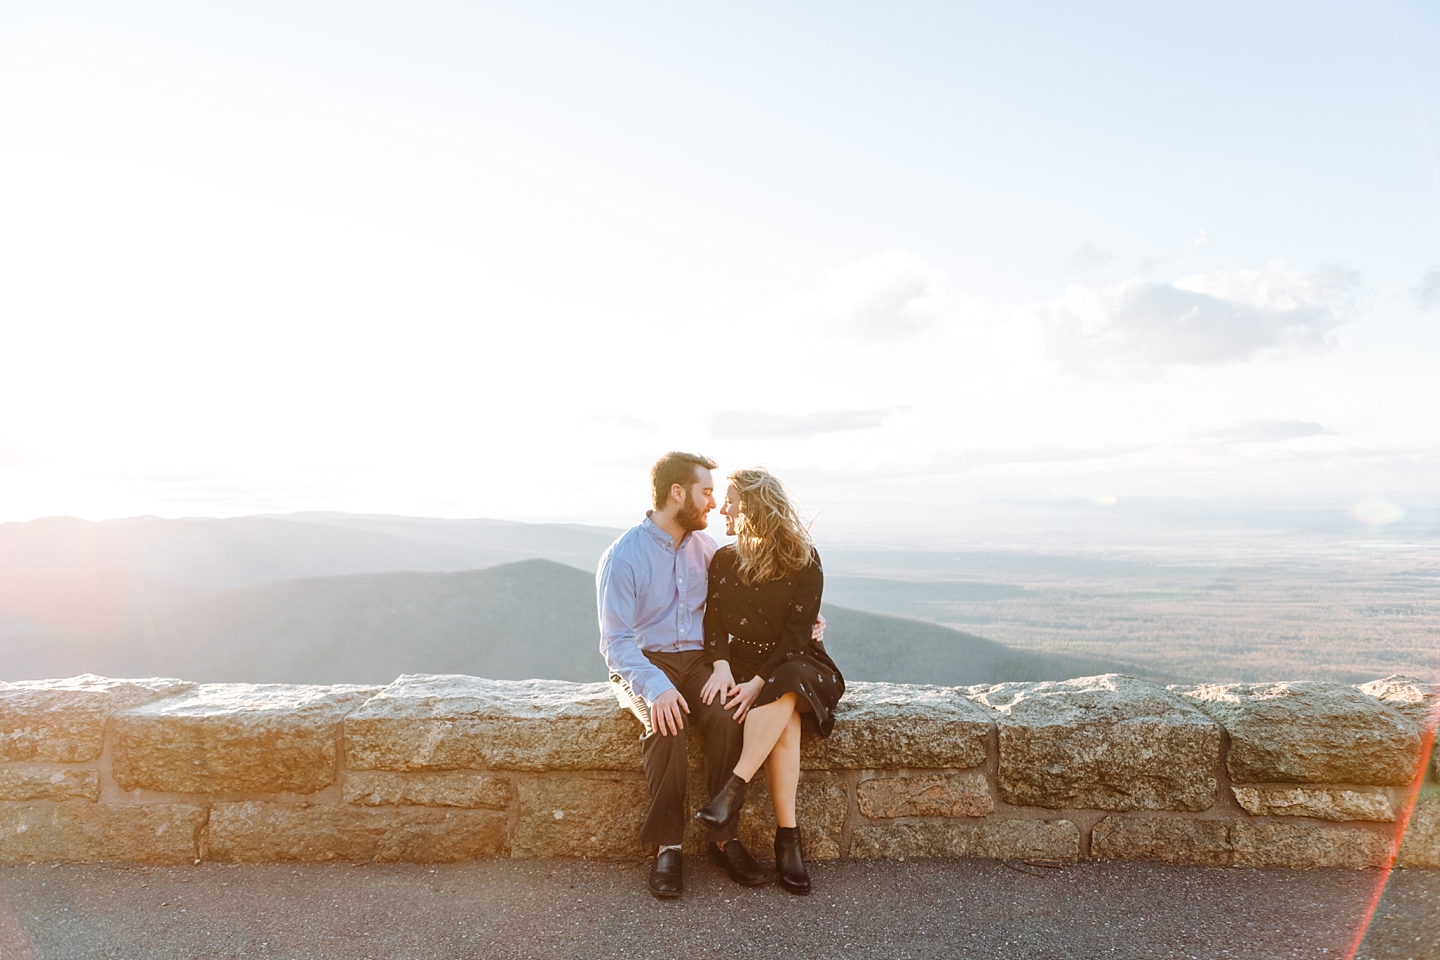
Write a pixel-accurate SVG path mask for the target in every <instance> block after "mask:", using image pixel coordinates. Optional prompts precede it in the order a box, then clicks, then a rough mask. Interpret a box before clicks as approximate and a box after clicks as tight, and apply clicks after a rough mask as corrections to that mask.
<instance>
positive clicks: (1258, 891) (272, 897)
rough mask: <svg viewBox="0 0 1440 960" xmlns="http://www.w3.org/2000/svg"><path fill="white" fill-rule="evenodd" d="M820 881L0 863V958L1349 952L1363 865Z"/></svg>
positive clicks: (483, 865)
mask: <svg viewBox="0 0 1440 960" xmlns="http://www.w3.org/2000/svg"><path fill="white" fill-rule="evenodd" d="M814 877H815V883H816V892H815V894H814V895H813V896H811V897H809V898H799V897H793V896H790V895H788V894H786V893H784V892H783V891H781V890H779V889H778V888H776V887H773V886H771V887H763V888H759V889H749V890H746V889H742V888H740V887H737V886H735V885H733V884H732V883H730V881H729V880H728V879H726V878H725V877H724V876H723V875H722V874H721V873H720V872H719V871H717V870H715V869H714V868H713V867H711V866H709V865H708V864H706V863H704V862H703V861H697V860H693V859H692V860H689V861H687V884H688V889H687V891H686V894H685V897H684V898H683V899H682V900H680V901H677V902H670V903H661V902H659V901H656V900H654V899H652V898H651V897H650V896H649V895H648V894H647V893H645V892H644V887H643V885H644V879H645V875H644V868H643V867H641V866H639V865H636V864H627V865H618V864H613V863H597V862H591V861H583V860H547V861H529V862H515V861H509V860H489V861H471V862H467V863H458V864H445V865H435V866H432V865H420V864H365V865H350V864H305V865H264V866H229V865H222V864H212V863H207V864H203V865H199V866H194V867H142V866H101V865H83V866H70V865H66V866H49V865H36V866H9V867H3V868H0V960H81V958H85V960H90V958H100V957H106V958H109V957H119V958H137V960H139V958H145V960H149V958H155V960H170V958H182V957H183V958H189V957H204V958H207V960H208V958H224V957H272V958H284V960H290V958H305V960H330V958H334V960H360V958H371V957H373V958H377V960H378V958H384V960H411V958H414V960H422V958H435V960H457V958H469V957H486V958H490V957H494V958H512V957H513V958H532V957H533V958H550V957H564V958H571V957H575V958H590V957H597V958H598V957H616V958H620V957H623V958H627V960H642V958H672V957H673V958H686V960H689V958H704V957H716V958H725V960H729V958H735V957H779V956H782V955H787V956H800V957H806V958H830V957H836V958H839V957H844V958H846V960H854V958H870V957H875V958H881V957H883V958H887V960H895V958H921V957H945V958H955V957H965V958H971V957H973V958H989V957H997V958H1005V960H1021V958H1066V960H1071V958H1109V957H1118V958H1141V957H1144V958H1156V960H1158V958H1171V957H1173V958H1186V960H1190V958H1195V960H1211V958H1215V960H1222V958H1223V960H1240V958H1244V960H1265V958H1272V957H1274V958H1287V960H1292V958H1339V957H1345V956H1346V955H1347V953H1348V951H1349V948H1350V947H1351V945H1352V944H1353V941H1354V939H1355V937H1356V936H1357V934H1358V933H1359V932H1360V931H1361V928H1362V925H1363V923H1364V918H1365V917H1366V916H1367V915H1368V914H1369V904H1370V901H1371V897H1372V895H1373V894H1375V893H1377V892H1378V890H1377V884H1378V882H1379V880H1380V874H1379V873H1378V872H1373V871H1370V872H1356V871H1344V870H1314V871H1309V872H1290V871H1281V870H1273V871H1261V870H1218V869H1208V868H1202V867H1167V866H1162V865H1158V864H1146V863H1120V862H1113V863H1107V862H1088V863H1080V864H1072V865H1067V866H1064V867H1061V868H1058V869H1052V868H1044V867H1036V866H1029V865H1026V864H1023V863H1010V864H1006V863H1001V862H998V861H987V860H915V861H910V862H894V861H844V862H838V863H822V864H819V865H817V866H816V867H815V869H814ZM1359 955H1360V956H1361V957H1367V958H1368V957H1375V958H1387V960H1388V958H1415V960H1419V958H1427V960H1429V958H1437V957H1440V871H1428V870H1427V871H1418V870H1409V871H1397V872H1396V873H1395V874H1394V876H1393V878H1392V879H1391V881H1390V883H1389V886H1388V888H1387V889H1386V890H1385V892H1384V899H1383V900H1382V902H1381V904H1380V907H1379V909H1378V910H1377V911H1376V919H1375V921H1374V923H1373V924H1372V925H1371V928H1370V932H1369V933H1368V934H1367V937H1366V940H1365V942H1364V943H1363V945H1362V947H1361V951H1360V954H1359Z"/></svg>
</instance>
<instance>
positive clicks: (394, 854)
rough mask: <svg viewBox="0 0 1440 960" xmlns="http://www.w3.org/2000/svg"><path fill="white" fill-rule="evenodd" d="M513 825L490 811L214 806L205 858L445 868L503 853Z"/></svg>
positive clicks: (254, 803) (259, 803)
mask: <svg viewBox="0 0 1440 960" xmlns="http://www.w3.org/2000/svg"><path fill="white" fill-rule="evenodd" d="M508 826H509V824H508V820H507V818H506V816H505V814H503V813H498V812H496V811H493V810H453V809H451V810H446V809H435V808H429V807H403V808H400V809H398V810H397V809H386V810H375V809H371V808H367V807H355V806H346V805H344V804H335V805H329V804H313V803H267V802H264V801H258V800H250V801H245V802H243V803H217V804H215V806H214V807H213V808H212V809H211V811H210V826H209V829H208V830H207V831H206V837H205V856H206V857H207V858H210V859H215V860H229V861H234V862H238V863H270V862H274V861H282V860H299V861H321V860H373V861H379V862H392V861H399V862H408V863H446V862H451V861H455V860H468V859H471V858H473V857H489V856H496V855H503V854H505V853H506V851H507V845H506V830H507V828H508Z"/></svg>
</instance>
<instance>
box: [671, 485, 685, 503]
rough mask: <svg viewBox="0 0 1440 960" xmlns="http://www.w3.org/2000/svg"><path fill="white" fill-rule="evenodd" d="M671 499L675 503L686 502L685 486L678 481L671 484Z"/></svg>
mask: <svg viewBox="0 0 1440 960" xmlns="http://www.w3.org/2000/svg"><path fill="white" fill-rule="evenodd" d="M670 499H671V500H672V501H673V502H675V503H684V502H685V488H684V487H682V486H681V485H680V484H678V483H672V484H670Z"/></svg>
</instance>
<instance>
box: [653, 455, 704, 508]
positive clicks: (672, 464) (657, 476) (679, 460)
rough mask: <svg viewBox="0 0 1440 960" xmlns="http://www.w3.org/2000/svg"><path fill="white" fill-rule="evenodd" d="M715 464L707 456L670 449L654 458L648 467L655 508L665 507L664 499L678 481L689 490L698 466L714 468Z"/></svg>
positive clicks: (697, 471)
mask: <svg viewBox="0 0 1440 960" xmlns="http://www.w3.org/2000/svg"><path fill="white" fill-rule="evenodd" d="M715 466H716V464H715V461H714V460H711V459H710V458H709V457H702V456H700V455H699V454H696V453H681V452H680V451H679V450H671V451H670V452H669V453H667V454H665V456H663V457H661V458H660V459H659V460H656V461H655V466H653V467H651V468H650V487H651V489H653V490H654V491H655V509H656V510H663V509H665V501H666V500H669V499H670V488H671V487H672V486H674V485H675V484H677V483H678V484H680V486H682V487H684V488H685V489H686V490H689V489H690V485H691V484H692V483H694V482H695V478H696V476H697V475H698V473H699V468H700V467H704V468H705V469H706V470H714V469H715Z"/></svg>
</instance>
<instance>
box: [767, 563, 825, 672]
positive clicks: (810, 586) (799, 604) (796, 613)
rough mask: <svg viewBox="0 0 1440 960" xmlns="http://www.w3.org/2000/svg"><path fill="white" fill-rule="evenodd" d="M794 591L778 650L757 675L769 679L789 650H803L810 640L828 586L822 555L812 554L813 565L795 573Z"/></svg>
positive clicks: (797, 651)
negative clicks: (821, 595)
mask: <svg viewBox="0 0 1440 960" xmlns="http://www.w3.org/2000/svg"><path fill="white" fill-rule="evenodd" d="M795 578H796V580H795V594H794V596H792V597H791V598H790V608H789V609H788V610H786V611H785V624H784V626H782V627H781V628H780V642H779V643H777V644H775V652H774V653H773V654H771V655H770V659H769V660H766V661H765V663H764V665H763V666H761V668H760V669H759V670H758V671H757V672H756V676H760V677H764V678H765V679H766V680H767V681H768V680H769V679H770V677H771V676H773V675H774V673H775V670H776V668H777V667H779V666H780V664H781V663H783V662H784V661H785V657H786V655H787V654H792V653H800V652H801V651H802V650H804V649H805V645H806V644H807V643H809V642H810V637H811V634H812V632H813V631H814V629H815V619H816V618H817V617H819V616H820V594H821V593H823V592H824V590H825V572H824V571H823V570H822V569H821V568H820V555H819V554H818V553H813V552H812V553H811V554H810V566H808V567H806V568H805V569H804V570H801V571H800V572H799V573H798V574H796V575H795Z"/></svg>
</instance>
